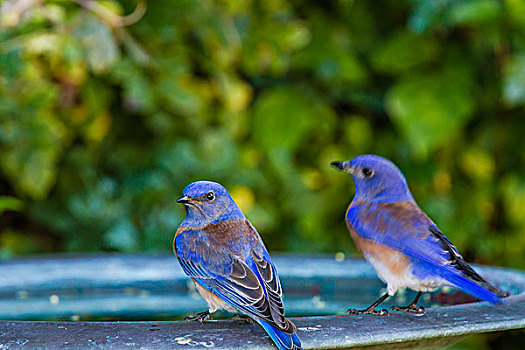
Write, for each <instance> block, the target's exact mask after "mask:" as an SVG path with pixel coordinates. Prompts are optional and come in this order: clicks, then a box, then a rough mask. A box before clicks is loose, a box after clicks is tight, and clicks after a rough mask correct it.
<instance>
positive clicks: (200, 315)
mask: <svg viewBox="0 0 525 350" xmlns="http://www.w3.org/2000/svg"><path fill="white" fill-rule="evenodd" d="M208 318H210V312H209V311H203V312H199V313H198V314H196V315H195V316H188V317H186V318H185V319H184V321H199V322H200V323H204V321H206V320H207V319H208Z"/></svg>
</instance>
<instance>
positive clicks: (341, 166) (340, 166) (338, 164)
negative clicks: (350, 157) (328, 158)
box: [330, 161, 345, 170]
mask: <svg viewBox="0 0 525 350" xmlns="http://www.w3.org/2000/svg"><path fill="white" fill-rule="evenodd" d="M330 165H331V166H333V167H334V168H337V169H339V170H343V169H344V168H345V166H344V162H338V161H335V162H331V163H330Z"/></svg>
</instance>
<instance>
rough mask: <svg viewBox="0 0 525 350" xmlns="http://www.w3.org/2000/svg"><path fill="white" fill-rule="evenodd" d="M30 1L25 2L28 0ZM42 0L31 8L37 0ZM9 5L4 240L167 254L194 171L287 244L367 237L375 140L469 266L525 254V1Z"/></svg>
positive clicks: (18, 247)
mask: <svg viewBox="0 0 525 350" xmlns="http://www.w3.org/2000/svg"><path fill="white" fill-rule="evenodd" d="M24 4H26V5H24ZM27 4H29V5H27ZM136 6H137V2H136V0H130V1H99V2H97V3H93V2H92V1H83V0H77V1H47V0H35V1H19V0H9V1H3V2H2V5H1V10H0V20H1V23H0V25H1V30H0V170H1V175H0V191H1V194H2V197H0V211H3V214H2V224H1V233H0V244H1V248H0V254H1V256H2V257H4V258H7V257H11V256H13V255H20V254H30V253H31V254H32V253H40V252H55V251H75V252H78V251H100V250H106V251H107V250H109V251H121V252H142V251H163V252H169V251H170V250H171V241H172V237H173V234H174V232H175V230H176V228H177V226H178V224H179V223H180V222H181V220H182V219H183V216H184V211H183V208H182V207H180V206H179V205H177V204H176V203H175V199H176V198H178V197H179V196H180V194H181V192H182V189H183V188H184V186H185V185H187V184H188V183H190V182H192V181H195V180H198V179H209V180H215V181H219V182H221V183H223V184H224V185H226V186H227V188H229V190H230V192H231V193H232V195H233V197H234V198H235V199H236V200H237V201H238V203H239V204H240V206H241V207H242V209H243V210H244V211H245V213H246V215H247V216H248V218H249V219H250V220H251V221H252V222H253V223H254V224H255V226H256V227H257V228H258V230H259V232H260V233H261V235H262V236H263V238H264V240H265V242H266V244H267V246H268V247H269V249H270V250H272V251H290V252H295V253H315V252H323V253H333V252H336V251H344V252H347V253H351V252H355V251H356V249H355V247H354V245H353V243H352V242H351V239H350V237H349V235H348V233H347V232H346V227H345V225H344V222H343V217H344V213H345V209H346V206H347V205H348V203H349V202H350V200H351V198H352V196H353V191H354V190H353V183H352V181H351V179H350V177H349V176H346V175H345V174H343V173H339V172H336V171H335V170H333V169H331V168H330V167H329V163H330V161H332V160H346V159H351V158H353V157H354V156H357V155H359V154H362V153H376V154H380V155H382V156H385V157H388V158H390V159H391V160H393V161H394V162H395V163H396V164H398V165H399V167H400V168H401V169H402V171H403V172H404V173H405V175H406V176H407V179H408V182H409V185H410V187H411V189H412V192H413V194H414V197H415V198H416V199H417V201H418V202H419V204H420V205H421V206H422V207H423V208H424V210H426V211H427V212H428V213H429V215H430V216H431V217H432V218H433V219H434V220H435V221H436V222H437V223H438V225H439V226H440V227H441V228H442V230H443V231H444V232H445V233H446V234H447V235H448V237H450V239H451V240H452V242H454V243H455V244H456V245H457V247H458V248H459V250H460V251H461V252H463V254H464V256H465V257H466V258H467V259H468V260H469V261H472V262H477V263H483V264H493V265H504V266H509V267H518V268H519V267H521V268H522V267H523V266H525V215H524V208H525V147H524V144H523V142H524V137H525V118H524V112H523V107H524V105H525V3H524V2H523V1H519V0H505V1H498V0H473V1H452V0H444V1H422V0H419V1H415V0H414V1H364V0H354V1H351V0H346V1H345V0H340V1H305V0H304V1H302V0H265V1H257V0H252V1H247V0H222V1H206V0H196V1H193V0H180V1H167V0H163V1H149V2H148V4H147V10H146V12H145V14H144V16H143V17H142V18H141V17H140V11H141V10H142V9H143V6H142V5H141V4H140V3H139V10H138V13H137V12H134V13H133V14H132V15H131V16H130V17H121V16H124V15H125V14H129V13H132V12H133V11H134V9H135V8H136Z"/></svg>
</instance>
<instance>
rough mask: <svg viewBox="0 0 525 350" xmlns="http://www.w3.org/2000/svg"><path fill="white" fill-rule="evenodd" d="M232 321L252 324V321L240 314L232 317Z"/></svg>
mask: <svg viewBox="0 0 525 350" xmlns="http://www.w3.org/2000/svg"><path fill="white" fill-rule="evenodd" d="M232 320H234V321H241V322H244V323H249V324H252V323H253V319H252V318H251V317H250V316H246V315H241V314H236V315H233V317H232Z"/></svg>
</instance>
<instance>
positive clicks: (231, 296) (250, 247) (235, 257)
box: [173, 181, 301, 350]
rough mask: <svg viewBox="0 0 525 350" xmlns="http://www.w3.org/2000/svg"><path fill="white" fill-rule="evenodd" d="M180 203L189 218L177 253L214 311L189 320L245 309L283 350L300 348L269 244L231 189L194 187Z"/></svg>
mask: <svg viewBox="0 0 525 350" xmlns="http://www.w3.org/2000/svg"><path fill="white" fill-rule="evenodd" d="M182 194H183V197H182V198H179V199H178V200H177V202H178V203H183V204H184V206H185V208H186V219H184V221H183V222H182V223H181V225H180V227H179V228H178V229H177V232H176V233H175V239H174V241H173V250H174V252H175V255H176V256H177V258H178V259H179V262H180V265H181V266H182V269H183V270H184V272H185V273H186V274H187V275H188V276H190V277H191V279H192V280H193V282H194V283H195V287H196V288H197V290H198V291H199V293H200V294H201V296H202V297H203V298H204V300H205V301H206V303H207V304H208V308H209V311H205V312H202V313H199V314H197V315H196V316H195V317H192V318H188V319H191V320H199V321H201V322H203V321H204V320H206V319H207V318H208V317H209V316H210V314H211V313H214V312H215V311H217V309H225V310H227V311H230V312H237V311H240V312H241V313H243V314H244V315H247V316H249V317H248V318H247V317H245V318H244V319H245V320H247V321H251V319H253V320H255V321H256V322H258V323H259V324H260V325H261V326H262V327H263V328H264V330H265V331H266V332H267V333H268V335H269V336H270V338H271V339H272V340H273V341H274V343H275V344H276V345H277V347H278V348H279V349H294V350H296V349H301V341H300V340H299V337H298V336H297V334H296V328H295V325H294V324H293V323H292V321H290V320H289V319H287V318H285V317H284V306H283V301H282V299H281V297H282V289H281V283H280V281H279V276H278V275H277V269H276V268H275V266H274V265H273V264H272V260H271V258H270V255H269V254H268V251H267V250H266V247H265V246H264V243H263V241H262V239H261V237H260V236H259V234H258V233H257V231H256V230H255V228H254V227H253V225H252V224H251V223H250V222H249V221H248V220H247V219H246V218H245V217H244V214H243V213H242V211H241V209H239V207H238V206H237V204H236V203H235V202H234V201H233V199H232V198H231V197H230V195H229V194H228V191H227V190H226V189H225V188H224V187H223V186H221V185H220V184H218V183H216V182H211V181H197V182H193V183H191V184H189V185H188V186H186V188H185V189H184V191H183V193H182Z"/></svg>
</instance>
